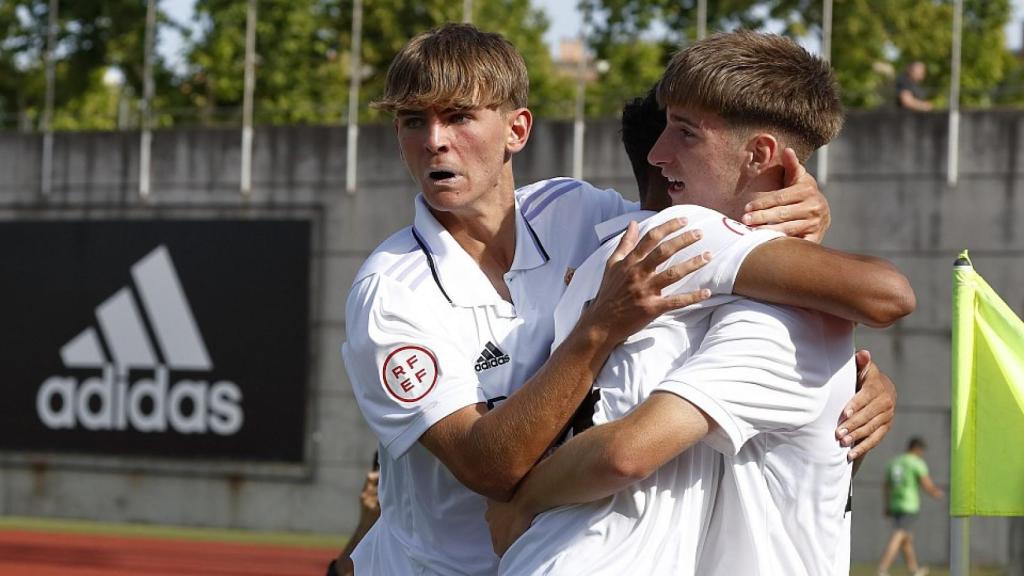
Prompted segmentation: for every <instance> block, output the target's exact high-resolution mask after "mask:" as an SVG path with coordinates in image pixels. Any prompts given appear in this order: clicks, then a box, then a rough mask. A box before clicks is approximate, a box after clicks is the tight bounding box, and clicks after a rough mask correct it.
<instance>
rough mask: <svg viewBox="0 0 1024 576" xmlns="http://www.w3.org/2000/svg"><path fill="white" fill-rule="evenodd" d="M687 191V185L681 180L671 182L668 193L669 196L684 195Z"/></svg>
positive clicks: (669, 182)
mask: <svg viewBox="0 0 1024 576" xmlns="http://www.w3.org/2000/svg"><path fill="white" fill-rule="evenodd" d="M685 190H686V184H685V183H683V182H682V181H681V180H669V181H668V191H669V194H682V193H683V192H684V191H685Z"/></svg>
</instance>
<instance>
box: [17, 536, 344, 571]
mask: <svg viewBox="0 0 1024 576" xmlns="http://www.w3.org/2000/svg"><path fill="white" fill-rule="evenodd" d="M336 554H337V550H330V549H325V548H305V547H297V546H281V545H271V544H239V543H221V542H208V541H196V540H177V539H171V538H143V537H138V538H137V537H124V536H93V535H85V534H75V533H62V532H34V531H26V530H0V576H122V575H123V576H128V575H131V576H172V575H173V576H194V575H200V574H201V575H204V576H207V575H209V576H256V575H259V576H293V575H294V576H320V575H321V574H323V573H324V570H325V568H326V567H327V563H328V562H329V561H330V559H331V558H332V557H333V556H334V555H336Z"/></svg>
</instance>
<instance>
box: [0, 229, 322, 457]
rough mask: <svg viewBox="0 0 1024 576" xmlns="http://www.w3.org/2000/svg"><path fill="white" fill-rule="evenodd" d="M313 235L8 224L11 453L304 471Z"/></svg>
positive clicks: (4, 423)
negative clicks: (267, 464) (272, 465)
mask: <svg viewBox="0 0 1024 576" xmlns="http://www.w3.org/2000/svg"><path fill="white" fill-rule="evenodd" d="M311 228H312V227H311V223H310V222H309V221H307V220H246V221H223V220H178V221H172V220H147V221H137V220H126V221H123V220H119V221H32V222H25V221H15V222H4V223H2V224H0V311H2V312H0V370H3V376H2V381H3V387H2V389H3V391H4V395H3V401H2V402H0V450H9V451H41V452H60V453H67V452H72V453H77V454H101V455H111V456H131V455H144V456H153V457H166V458H175V459H206V460H213V459H217V460H221V459H231V460H245V461H280V462H301V461H302V459H303V455H304V446H303V442H304V436H305V417H306V416H305V411H306V388H307V385H306V379H307V363H308V359H309V353H308V349H309V343H308V339H309V276H310V272H309V271H310V252H311Z"/></svg>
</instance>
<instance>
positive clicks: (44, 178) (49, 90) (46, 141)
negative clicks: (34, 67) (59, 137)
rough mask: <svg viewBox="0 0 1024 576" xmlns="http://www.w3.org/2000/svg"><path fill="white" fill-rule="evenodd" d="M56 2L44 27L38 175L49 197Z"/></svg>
mask: <svg viewBox="0 0 1024 576" xmlns="http://www.w3.org/2000/svg"><path fill="white" fill-rule="evenodd" d="M57 10H59V8H58V6H57V0H50V13H49V14H48V20H47V25H46V103H45V107H44V108H43V125H42V126H41V127H40V128H42V131H43V161H42V167H41V172H40V173H39V189H40V192H42V194H43V196H49V195H50V192H51V189H52V188H53V91H54V85H55V83H56V82H55V73H54V62H53V49H54V46H55V45H56V44H57Z"/></svg>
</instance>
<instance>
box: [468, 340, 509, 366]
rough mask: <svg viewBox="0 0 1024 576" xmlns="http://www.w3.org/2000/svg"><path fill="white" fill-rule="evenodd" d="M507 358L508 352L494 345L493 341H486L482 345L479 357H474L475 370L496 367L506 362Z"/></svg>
mask: <svg viewBox="0 0 1024 576" xmlns="http://www.w3.org/2000/svg"><path fill="white" fill-rule="evenodd" d="M509 360H511V358H509V356H508V354H505V353H504V352H502V351H501V349H500V348H498V347H497V346H495V345H494V342H488V343H487V345H486V346H484V349H483V351H482V352H480V357H479V358H477V359H476V371H477V372H483V371H484V370H490V369H491V368H497V367H498V366H501V365H502V364H508V362H509Z"/></svg>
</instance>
